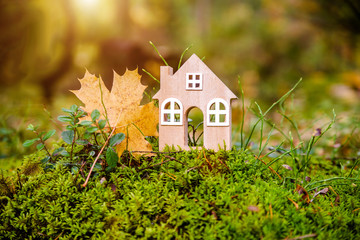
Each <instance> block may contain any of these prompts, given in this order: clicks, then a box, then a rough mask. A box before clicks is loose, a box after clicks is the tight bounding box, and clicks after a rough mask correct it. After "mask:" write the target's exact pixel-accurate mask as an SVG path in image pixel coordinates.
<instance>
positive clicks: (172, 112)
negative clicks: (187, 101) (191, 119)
mask: <svg viewBox="0 0 360 240" xmlns="http://www.w3.org/2000/svg"><path fill="white" fill-rule="evenodd" d="M169 102H170V109H165V106H166V104H168V103H169ZM175 103H177V104H178V105H179V109H175ZM165 114H170V121H165V118H164V115H165ZM175 114H180V121H179V122H175ZM161 125H183V105H182V103H181V102H180V101H179V99H176V98H167V99H165V101H164V102H163V103H162V104H161Z"/></svg>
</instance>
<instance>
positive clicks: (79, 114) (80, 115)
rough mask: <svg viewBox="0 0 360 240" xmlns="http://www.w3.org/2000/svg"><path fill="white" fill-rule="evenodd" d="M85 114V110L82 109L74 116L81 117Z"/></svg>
mask: <svg viewBox="0 0 360 240" xmlns="http://www.w3.org/2000/svg"><path fill="white" fill-rule="evenodd" d="M85 116H86V112H84V111H82V110H80V111H79V112H78V114H76V116H75V117H76V118H82V117H85Z"/></svg>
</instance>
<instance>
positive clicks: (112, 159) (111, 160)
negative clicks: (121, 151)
mask: <svg viewBox="0 0 360 240" xmlns="http://www.w3.org/2000/svg"><path fill="white" fill-rule="evenodd" d="M118 160H119V157H118V155H117V153H116V152H115V151H114V149H113V148H108V149H107V151H106V162H107V164H108V165H109V167H110V168H114V167H116V164H117V162H118Z"/></svg>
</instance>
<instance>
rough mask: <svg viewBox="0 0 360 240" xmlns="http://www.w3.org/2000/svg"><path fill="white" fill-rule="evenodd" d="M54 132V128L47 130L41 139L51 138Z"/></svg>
mask: <svg viewBox="0 0 360 240" xmlns="http://www.w3.org/2000/svg"><path fill="white" fill-rule="evenodd" d="M55 133H56V130H55V129H53V130H50V131H48V132H47V133H46V134H45V136H44V137H43V141H46V140H48V139H49V138H51V137H52V136H54V134H55Z"/></svg>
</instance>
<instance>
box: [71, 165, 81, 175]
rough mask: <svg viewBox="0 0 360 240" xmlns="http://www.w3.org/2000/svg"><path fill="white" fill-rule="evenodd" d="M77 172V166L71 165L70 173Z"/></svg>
mask: <svg viewBox="0 0 360 240" xmlns="http://www.w3.org/2000/svg"><path fill="white" fill-rule="evenodd" d="M78 172H79V168H78V167H77V166H73V167H72V168H71V173H72V174H77V173H78Z"/></svg>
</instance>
